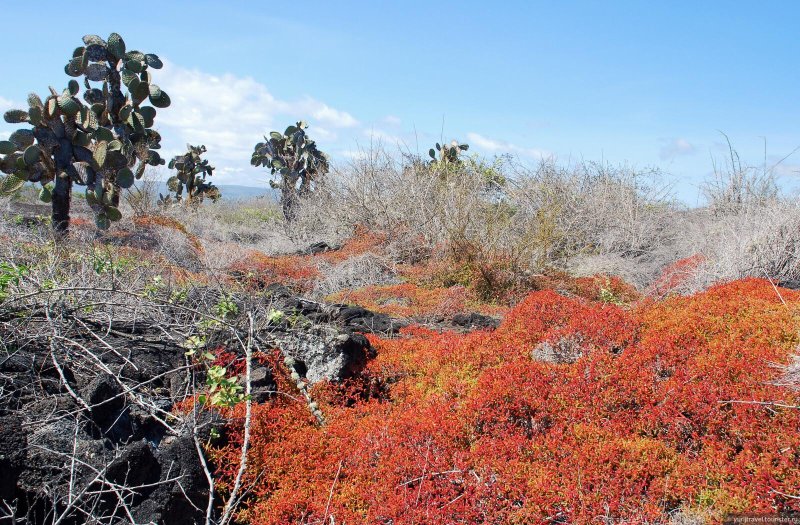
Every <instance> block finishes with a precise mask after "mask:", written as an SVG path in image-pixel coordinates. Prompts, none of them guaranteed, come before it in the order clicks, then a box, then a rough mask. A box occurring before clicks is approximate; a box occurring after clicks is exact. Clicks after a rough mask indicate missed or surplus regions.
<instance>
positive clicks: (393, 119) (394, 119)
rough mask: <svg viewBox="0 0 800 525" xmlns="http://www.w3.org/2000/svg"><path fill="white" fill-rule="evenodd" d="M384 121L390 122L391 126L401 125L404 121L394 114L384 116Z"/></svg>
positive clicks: (385, 122)
mask: <svg viewBox="0 0 800 525" xmlns="http://www.w3.org/2000/svg"><path fill="white" fill-rule="evenodd" d="M383 123H384V124H388V125H390V126H399V125H400V124H402V123H403V121H402V120H400V117H396V116H394V115H386V116H385V117H383Z"/></svg>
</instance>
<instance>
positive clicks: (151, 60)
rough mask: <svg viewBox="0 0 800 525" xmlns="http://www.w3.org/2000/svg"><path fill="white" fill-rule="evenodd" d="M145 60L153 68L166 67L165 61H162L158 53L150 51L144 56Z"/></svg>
mask: <svg viewBox="0 0 800 525" xmlns="http://www.w3.org/2000/svg"><path fill="white" fill-rule="evenodd" d="M144 61H145V62H146V63H147V65H148V66H150V67H152V68H153V69H161V68H162V67H164V63H163V62H161V59H160V58H158V55H154V54H152V53H148V54H146V55H145V56H144Z"/></svg>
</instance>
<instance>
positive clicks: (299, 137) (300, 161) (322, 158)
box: [250, 122, 329, 221]
mask: <svg viewBox="0 0 800 525" xmlns="http://www.w3.org/2000/svg"><path fill="white" fill-rule="evenodd" d="M307 127H308V126H307V125H306V123H305V122H298V123H297V124H296V125H294V126H289V127H288V128H286V131H284V132H283V134H281V133H280V132H278V131H273V132H272V133H270V134H269V137H264V140H266V142H259V143H258V144H256V145H255V148H254V151H253V156H252V158H251V159H250V164H252V165H253V166H264V167H268V168H269V169H270V174H272V175H276V174H278V175H280V179H279V181H278V182H275V181H270V186H272V187H273V188H276V189H279V190H280V192H281V207H282V208H283V215H284V217H285V218H286V220H287V221H292V220H293V219H294V217H295V215H296V212H297V205H298V203H299V199H300V198H301V197H304V196H307V195H309V194H310V193H311V192H312V191H313V188H314V184H315V182H317V181H318V179H319V177H321V176H322V175H324V174H325V173H327V172H328V169H329V166H328V156H327V155H326V154H325V153H323V152H322V151H320V150H319V149H317V144H316V143H315V142H314V141H313V140H311V139H310V138H309V137H308V135H306V132H305V130H306V128H307Z"/></svg>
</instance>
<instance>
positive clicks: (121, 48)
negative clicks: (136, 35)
mask: <svg viewBox="0 0 800 525" xmlns="http://www.w3.org/2000/svg"><path fill="white" fill-rule="evenodd" d="M108 50H109V51H110V52H111V54H112V55H114V57H115V58H117V59H121V58H123V57H124V56H125V41H124V40H122V37H121V36H119V34H117V33H111V34H110V35H108Z"/></svg>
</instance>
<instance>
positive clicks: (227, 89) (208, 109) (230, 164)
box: [154, 61, 359, 184]
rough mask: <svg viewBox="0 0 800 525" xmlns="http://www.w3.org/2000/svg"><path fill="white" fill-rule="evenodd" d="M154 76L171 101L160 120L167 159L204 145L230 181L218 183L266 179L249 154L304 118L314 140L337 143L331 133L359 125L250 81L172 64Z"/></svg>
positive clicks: (349, 117) (313, 101)
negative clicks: (271, 133) (274, 132)
mask: <svg viewBox="0 0 800 525" xmlns="http://www.w3.org/2000/svg"><path fill="white" fill-rule="evenodd" d="M156 73H158V74H157V75H154V76H155V80H156V82H157V83H158V84H159V85H160V86H161V87H162V88H164V90H165V91H167V92H168V93H169V95H170V97H171V99H172V104H171V106H170V107H169V108H168V109H165V110H163V111H159V114H158V118H157V119H156V123H157V124H156V125H157V126H158V128H159V131H160V132H161V134H162V136H163V137H164V150H163V155H164V156H166V157H169V156H173V155H176V154H178V153H180V152H182V151H183V148H184V145H185V144H186V143H191V144H205V146H206V147H207V148H208V155H207V158H208V159H209V161H210V162H211V163H212V164H214V165H216V166H218V168H219V169H218V171H217V172H216V174H215V175H218V176H219V177H220V178H223V177H225V178H226V179H227V180H219V182H225V183H239V184H241V183H253V182H256V181H258V182H263V178H264V177H263V175H261V174H259V173H258V172H257V171H255V170H253V169H252V168H250V167H249V161H250V154H251V153H252V150H253V145H254V144H255V143H256V142H258V141H260V140H263V136H264V135H265V134H267V133H268V132H269V131H271V130H275V129H277V130H283V128H284V127H286V126H287V125H289V124H292V123H294V122H295V121H297V120H305V121H307V122H308V123H309V125H310V126H309V134H310V135H311V136H312V137H315V138H317V139H319V138H320V137H321V138H324V139H325V140H328V141H334V140H336V138H337V134H336V133H335V132H334V131H332V129H337V128H341V129H345V128H352V127H355V126H358V125H359V122H358V120H357V119H356V118H355V117H353V116H352V115H351V114H350V113H348V112H346V111H342V110H339V109H336V108H333V107H331V106H329V105H328V104H325V103H324V102H321V101H319V100H316V99H314V98H311V97H304V98H301V99H299V100H281V99H279V98H277V97H275V96H274V95H272V93H270V91H269V89H268V88H267V86H265V85H264V84H262V83H260V82H258V81H256V80H254V79H253V78H251V77H241V76H236V75H232V74H224V75H212V74H209V73H206V72H203V71H200V70H197V69H186V68H183V67H181V66H179V65H177V64H174V63H171V62H168V61H165V66H164V69H163V70H161V71H158V72H156ZM243 179H244V180H243ZM248 179H249V180H248Z"/></svg>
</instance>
